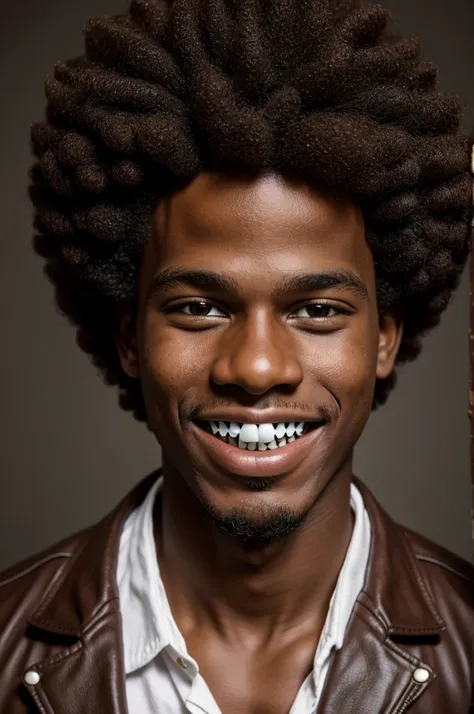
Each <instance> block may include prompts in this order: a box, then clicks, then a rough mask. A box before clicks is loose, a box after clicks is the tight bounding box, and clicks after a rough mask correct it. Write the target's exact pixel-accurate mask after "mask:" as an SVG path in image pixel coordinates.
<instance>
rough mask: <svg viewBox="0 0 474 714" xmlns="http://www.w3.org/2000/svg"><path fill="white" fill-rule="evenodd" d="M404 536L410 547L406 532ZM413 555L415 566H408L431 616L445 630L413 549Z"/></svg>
mask: <svg viewBox="0 0 474 714" xmlns="http://www.w3.org/2000/svg"><path fill="white" fill-rule="evenodd" d="M403 535H404V540H405V543H407V545H408V546H410V543H409V540H408V535H407V533H406V531H404V533H403ZM412 553H413V555H414V556H415V561H413V565H412V563H408V562H407V565H409V566H410V570H411V572H412V573H413V575H414V576H415V578H416V581H417V583H418V587H419V588H420V590H421V592H422V593H423V595H424V597H425V600H426V603H427V605H428V607H429V608H430V610H431V614H432V615H433V617H434V619H435V620H436V622H437V623H438V625H440V626H441V627H443V628H445V627H446V625H445V623H444V621H443V619H442V617H441V615H440V614H439V612H438V609H437V607H436V603H435V601H434V599H433V595H432V594H431V592H430V590H429V589H428V585H427V583H426V581H425V578H424V577H423V573H422V572H421V570H419V569H418V568H416V567H415V562H416V559H417V557H418V556H417V554H416V551H415V550H414V549H413V550H412ZM412 557H413V556H412Z"/></svg>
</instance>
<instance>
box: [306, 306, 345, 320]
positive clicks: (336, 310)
mask: <svg viewBox="0 0 474 714" xmlns="http://www.w3.org/2000/svg"><path fill="white" fill-rule="evenodd" d="M304 310H306V313H307V314H306V315H301V314H300V315H299V314H298V313H301V312H302V311H304ZM347 314H349V313H348V311H347V310H343V309H342V308H340V307H336V306H335V305H329V304H328V303H325V302H312V303H310V304H308V305H303V307H300V308H299V309H298V310H297V311H296V312H294V313H292V317H302V318H306V319H310V320H315V319H316V320H317V319H320V320H328V319H330V318H331V317H337V316H338V315H347Z"/></svg>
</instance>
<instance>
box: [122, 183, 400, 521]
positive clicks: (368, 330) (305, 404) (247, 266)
mask: <svg viewBox="0 0 474 714" xmlns="http://www.w3.org/2000/svg"><path fill="white" fill-rule="evenodd" d="M400 337H401V327H400V326H399V325H397V323H396V322H395V320H394V319H392V318H391V316H390V315H387V316H384V317H383V318H382V319H381V318H380V317H379V315H378V311H377V300H376V292H375V271H374V264H373V259H372V255H371V252H370V249H369V247H368V245H367V243H366V240H365V233H364V219H363V215H362V212H361V211H360V209H359V208H358V207H357V206H356V205H355V204H354V203H353V202H352V201H350V200H349V199H348V198H346V197H344V196H342V195H339V194H336V193H335V192H329V191H327V190H322V189H316V188H310V187H309V186H307V185H306V184H304V183H301V182H297V181H290V180H288V179H284V178H282V177H281V176H278V175H275V174H268V175H265V176H260V177H259V178H254V179H250V178H246V179H244V178H236V177H230V176H223V175H221V174H210V173H203V174H201V175H200V176H199V177H198V178H197V179H195V180H194V181H193V182H192V183H190V184H189V185H188V186H187V187H186V188H185V189H184V190H182V191H180V192H179V193H176V194H174V195H173V196H172V197H171V198H170V199H169V200H167V201H166V202H163V203H161V204H160V205H159V206H158V208H157V209H156V211H155V214H154V216H153V230H152V235H151V238H150V240H149V242H148V244H147V245H146V247H145V249H144V251H143V256H142V261H141V266H140V275H139V300H138V315H137V316H136V319H135V317H134V318H133V320H131V319H130V316H128V317H127V319H124V320H123V324H122V331H121V334H120V336H119V338H118V339H117V344H118V347H119V352H120V357H121V361H122V365H123V367H124V369H125V371H126V372H127V373H128V374H129V375H130V376H133V377H137V378H140V380H141V384H142V389H143V393H144V398H145V403H146V407H147V413H148V420H149V424H150V427H151V429H152V431H153V432H154V434H155V435H156V438H157V439H158V441H159V442H160V444H161V446H162V453H163V469H164V474H165V479H168V481H172V480H173V479H174V480H179V481H181V483H182V484H185V485H186V487H188V488H189V489H190V490H191V492H192V493H193V494H194V495H195V496H196V497H197V498H198V499H199V501H200V502H201V503H203V504H205V505H206V506H207V507H208V509H210V510H211V511H212V512H213V513H214V514H216V513H218V514H224V515H225V514H229V513H232V514H239V515H240V516H244V517H245V518H247V519H250V520H252V519H254V520H260V521H262V520H269V519H270V520H271V518H272V517H273V516H275V517H276V516H277V515H278V514H280V515H281V514H283V513H286V514H290V513H291V514H293V515H294V516H295V518H297V519H298V518H300V520H301V517H302V515H304V514H306V513H307V512H308V511H309V509H310V508H311V506H312V505H313V504H314V502H315V501H316V500H317V498H318V495H319V494H320V493H321V491H322V490H323V489H324V487H325V486H326V484H327V483H328V482H329V481H330V479H331V478H333V477H334V476H335V475H336V474H337V473H341V472H345V473H346V475H347V474H349V473H350V471H351V468H352V451H353V447H354V445H355V443H356V442H357V440H358V438H359V436H360V434H361V432H362V430H363V428H364V426H365V423H366V421H367V419H368V417H369V415H370V412H371V407H372V400H373V393H374V387H375V380H376V378H377V377H378V378H384V377H386V376H388V375H389V374H390V372H391V371H392V368H393V364H394V360H395V356H396V351H397V349H398V345H399V342H400ZM241 414H244V415H245V416H248V417H249V418H240V419H239V418H238V417H239V415H241ZM292 415H295V417H296V421H300V420H301V421H308V422H311V423H313V424H314V423H315V422H317V424H318V428H317V429H313V430H312V431H310V432H309V433H307V434H304V435H303V436H302V437H301V438H300V439H299V440H297V441H295V442H294V444H288V446H285V447H284V448H282V449H280V448H279V449H276V450H275V449H274V450H272V451H266V452H259V451H258V450H256V451H255V452H254V451H252V452H249V451H248V450H247V451H239V449H238V448H237V447H236V446H232V445H228V444H224V443H223V442H222V440H218V439H217V437H215V436H213V435H212V434H210V433H207V431H204V430H203V428H202V427H203V424H202V422H203V420H210V419H213V418H216V416H217V417H219V416H220V417H223V418H225V417H228V421H230V420H231V419H232V418H234V420H235V421H240V422H247V421H249V422H250V421H252V422H253V423H255V422H256V423H269V422H279V421H286V422H288V421H291V420H292ZM197 422H199V423H197ZM214 441H216V442H218V441H219V444H218V445H217V444H216V445H214V443H213V442H214ZM292 448H293V451H292V452H291V454H292V455H290V456H288V454H290V451H291V449H292ZM222 449H225V450H226V451H225V453H224V452H223V451H222ZM293 452H294V453H293ZM285 453H286V454H287V455H286V456H285V455H284V454H285ZM272 459H273V461H271V460H272ZM252 479H254V481H253V482H252ZM258 479H260V481H258Z"/></svg>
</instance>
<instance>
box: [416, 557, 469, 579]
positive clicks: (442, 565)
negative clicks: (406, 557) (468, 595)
mask: <svg viewBox="0 0 474 714" xmlns="http://www.w3.org/2000/svg"><path fill="white" fill-rule="evenodd" d="M416 559H417V560H422V561H424V562H425V563H431V564H432V565H439V566H440V568H444V570H448V571H449V572H450V573H453V575H457V576H458V577H460V578H462V579H463V580H467V582H468V583H469V582H472V580H473V579H472V578H470V577H469V576H468V575H465V574H464V573H462V572H461V571H459V570H457V569H456V568H453V567H452V566H451V565H448V564H447V563H445V562H443V561H442V560H438V558H435V557H433V556H432V555H421V554H420V555H419V554H416Z"/></svg>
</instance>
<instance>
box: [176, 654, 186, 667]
mask: <svg viewBox="0 0 474 714" xmlns="http://www.w3.org/2000/svg"><path fill="white" fill-rule="evenodd" d="M176 664H179V666H180V667H182V668H183V669H186V668H187V666H188V665H187V664H186V662H185V661H184V659H183V658H182V657H178V659H177V660H176Z"/></svg>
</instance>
